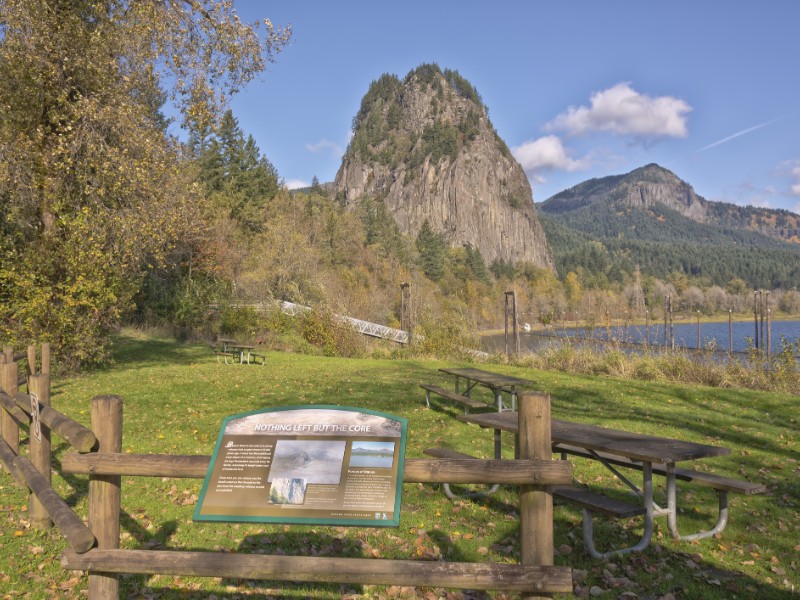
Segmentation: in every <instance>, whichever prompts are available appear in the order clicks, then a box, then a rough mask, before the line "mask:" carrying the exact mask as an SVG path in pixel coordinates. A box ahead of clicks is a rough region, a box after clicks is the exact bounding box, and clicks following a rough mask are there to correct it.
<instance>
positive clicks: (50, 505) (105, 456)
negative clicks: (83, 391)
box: [0, 348, 572, 600]
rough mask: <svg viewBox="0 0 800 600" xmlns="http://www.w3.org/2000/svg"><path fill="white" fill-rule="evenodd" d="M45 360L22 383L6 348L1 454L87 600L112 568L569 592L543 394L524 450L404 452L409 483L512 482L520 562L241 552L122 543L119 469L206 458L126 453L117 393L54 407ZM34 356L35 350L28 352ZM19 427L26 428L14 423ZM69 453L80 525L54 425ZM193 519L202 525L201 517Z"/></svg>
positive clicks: (182, 474) (565, 469)
mask: <svg viewBox="0 0 800 600" xmlns="http://www.w3.org/2000/svg"><path fill="white" fill-rule="evenodd" d="M44 354H45V352H43V360H42V369H41V372H40V373H38V374H37V373H35V372H34V371H35V369H32V368H29V371H30V374H29V375H28V381H27V384H28V393H27V394H24V393H21V392H20V391H19V390H18V387H17V385H18V372H17V371H18V367H17V363H16V362H15V356H14V355H13V352H12V351H11V350H10V349H9V348H6V349H5V351H4V353H3V354H2V355H0V366H2V379H1V380H0V386H1V388H2V389H0V416H1V417H2V418H1V419H0V423H2V430H1V433H2V440H0V461H1V462H2V464H3V466H4V467H5V469H6V470H8V471H9V472H10V473H11V474H12V475H13V477H14V479H15V481H16V482H17V483H18V484H19V485H20V486H24V487H27V488H28V489H29V490H30V491H31V506H30V515H31V522H32V524H33V526H35V527H39V528H46V527H49V526H51V524H52V523H55V525H56V526H57V527H58V529H59V531H60V533H61V534H62V535H63V536H64V538H65V539H66V541H67V543H68V546H69V547H68V548H67V549H66V550H64V552H63V554H62V559H61V564H62V566H63V567H64V568H65V569H68V570H77V571H84V572H88V577H89V582H88V588H89V589H88V598H89V600H116V599H117V598H119V594H120V588H119V575H120V574H125V573H128V574H148V575H153V574H158V575H174V576H200V577H222V578H234V579H264V580H273V581H292V582H326V583H345V584H363V585H401V586H420V587H444V588H457V589H473V590H501V591H510V592H519V593H521V594H522V595H523V596H524V597H527V598H547V597H552V594H553V593H557V592H571V591H572V570H571V569H570V568H569V567H562V566H555V565H554V564H553V557H554V552H553V512H552V510H553V505H552V501H553V498H552V494H551V492H550V491H549V489H550V486H554V485H568V484H569V483H570V482H571V479H572V468H571V465H570V463H568V462H567V461H557V460H556V461H554V460H552V454H551V449H550V399H549V397H547V396H546V395H539V394H523V395H522V396H521V397H520V403H519V419H520V424H519V429H520V442H519V443H520V459H518V460H502V461H500V460H483V459H472V458H470V459H407V460H406V462H405V466H404V475H403V481H404V482H405V483H461V484H469V483H478V484H481V483H483V484H486V483H502V484H511V485H519V502H520V506H519V519H520V563H519V564H506V563H502V564H501V563H469V562H448V561H415V560H392V559H367V558H340V557H307V556H269V555H261V554H258V555H245V554H239V553H225V552H213V551H207V552H197V551H192V552H190V551H180V550H172V551H170V550H138V549H135V550H134V549H120V512H121V511H120V500H121V492H122V485H121V484H122V476H126V477H128V476H131V477H136V476H140V477H159V478H162V477H175V478H197V479H202V478H204V477H205V475H206V471H207V469H208V466H209V462H210V459H211V457H210V456H199V455H169V454H127V453H122V452H121V450H122V412H123V411H122V409H123V402H122V399H121V398H120V397H118V396H96V397H94V398H92V401H91V429H89V428H86V427H84V426H82V425H81V424H79V423H77V422H76V421H73V420H72V419H70V418H69V417H67V416H65V415H63V414H61V413H59V412H58V411H56V410H55V409H53V408H52V407H51V406H50V393H49V390H50V379H49V378H50V375H49V352H48V353H47V358H44ZM28 361H29V364H30V365H35V351H34V350H33V349H32V348H31V349H29V352H28ZM32 398H33V399H34V402H36V401H38V412H39V420H40V424H41V433H40V435H38V439H37V438H36V437H34V436H32V435H29V456H28V457H25V456H23V455H21V454H20V451H19V449H20V443H19V437H20V433H21V432H24V431H25V428H26V427H27V428H28V430H29V433H30V429H32V428H33V426H32V425H31V418H32V415H33V414H34V413H35V406H34V405H32V403H31V401H32ZM20 426H22V427H20ZM51 432H54V433H56V434H57V435H59V436H60V437H61V438H63V439H64V440H65V441H67V442H69V443H70V445H71V446H72V447H73V448H74V450H75V452H68V453H66V454H64V455H63V456H62V457H61V469H62V472H63V473H65V474H82V475H87V476H88V477H89V492H88V525H86V524H84V522H83V520H82V519H81V518H80V517H79V516H78V515H77V514H76V513H75V512H74V511H73V510H72V508H71V507H69V506H68V505H67V503H66V502H65V501H64V500H63V499H62V498H61V497H59V496H58V494H57V493H56V492H55V491H54V490H53V488H52V486H51V484H50V481H51V473H52V466H51V460H50V435H51ZM198 526H209V525H208V524H202V525H198Z"/></svg>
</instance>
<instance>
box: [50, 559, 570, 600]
mask: <svg viewBox="0 0 800 600" xmlns="http://www.w3.org/2000/svg"><path fill="white" fill-rule="evenodd" d="M61 564H62V565H63V566H64V568H65V569H70V570H81V571H86V570H96V571H104V572H108V573H134V574H146V575H149V574H154V575H180V576H195V577H227V578H232V579H268V580H276V581H303V582H319V583H360V584H364V585H402V586H418V585H425V586H426V587H445V588H462V589H473V590H494V589H498V582H500V581H502V582H503V584H502V588H503V589H504V590H506V591H511V592H547V593H550V592H571V591H572V570H571V569H570V568H569V567H553V566H538V565H518V564H497V563H458V562H448V561H414V560H391V559H370V558H329V557H306V556H269V555H252V554H249V555H248V554H231V553H220V552H178V551H168V550H167V551H165V550H92V551H90V552H87V553H86V554H76V553H74V552H69V551H67V552H65V553H64V554H63V555H62V558H61ZM421 582H424V584H422V583H421Z"/></svg>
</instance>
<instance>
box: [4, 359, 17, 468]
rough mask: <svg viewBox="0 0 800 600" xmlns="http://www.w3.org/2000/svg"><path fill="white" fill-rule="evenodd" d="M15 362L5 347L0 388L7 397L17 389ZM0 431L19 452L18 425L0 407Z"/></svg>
mask: <svg viewBox="0 0 800 600" xmlns="http://www.w3.org/2000/svg"><path fill="white" fill-rule="evenodd" d="M17 377H18V373H17V363H15V362H14V351H13V349H11V348H9V347H6V348H4V349H3V354H1V355H0V389H2V390H3V391H4V392H5V393H6V395H7V396H8V397H9V398H14V394H16V393H17V392H18V391H19V384H18V382H17ZM0 432H2V437H3V440H4V441H5V443H6V444H8V447H9V448H10V449H11V450H13V451H14V454H19V425H18V424H17V422H16V421H15V420H14V418H13V417H12V416H11V415H10V414H9V413H8V411H6V410H1V409H0Z"/></svg>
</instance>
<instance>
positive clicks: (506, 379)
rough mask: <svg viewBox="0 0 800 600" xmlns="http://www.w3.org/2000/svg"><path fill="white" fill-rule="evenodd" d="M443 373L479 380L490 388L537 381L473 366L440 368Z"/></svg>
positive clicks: (528, 383)
mask: <svg viewBox="0 0 800 600" xmlns="http://www.w3.org/2000/svg"><path fill="white" fill-rule="evenodd" d="M439 371H441V372H442V373H447V374H448V375H455V376H456V377H463V378H464V379H469V380H471V381H477V382H478V383H481V384H483V385H486V386H488V387H490V388H500V387H511V388H513V387H516V386H523V385H534V384H535V383H536V382H534V381H531V380H530V379H521V378H519V377H513V376H511V375H503V374H502V373H493V372H492V371H484V370H483V369H475V368H472V367H467V368H454V369H451V368H443V369H439Z"/></svg>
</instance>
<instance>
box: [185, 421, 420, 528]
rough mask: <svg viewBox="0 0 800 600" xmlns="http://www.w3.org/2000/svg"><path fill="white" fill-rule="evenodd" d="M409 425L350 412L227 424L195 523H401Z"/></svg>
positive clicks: (228, 422)
mask: <svg viewBox="0 0 800 600" xmlns="http://www.w3.org/2000/svg"><path fill="white" fill-rule="evenodd" d="M406 430H407V420H406V419H404V418H402V417H395V416H393V415H389V414H386V413H380V412H376V411H369V410H364V409H358V408H351V407H338V406H314V407H296V406H292V407H281V408H277V409H270V410H264V411H259V412H253V413H247V414H241V415H233V416H231V417H228V418H226V419H225V421H224V422H223V424H222V427H221V429H220V434H219V437H218V439H217V444H216V447H215V449H214V453H213V455H212V457H211V462H210V464H209V468H208V472H207V474H206V478H205V481H204V482H203V489H202V491H201V493H200V499H199V501H198V503H197V506H196V507H195V514H194V519H195V520H197V521H254V522H275V523H310V524H331V525H373V526H397V525H399V519H400V499H401V493H402V481H403V464H404V460H405V441H406Z"/></svg>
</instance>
